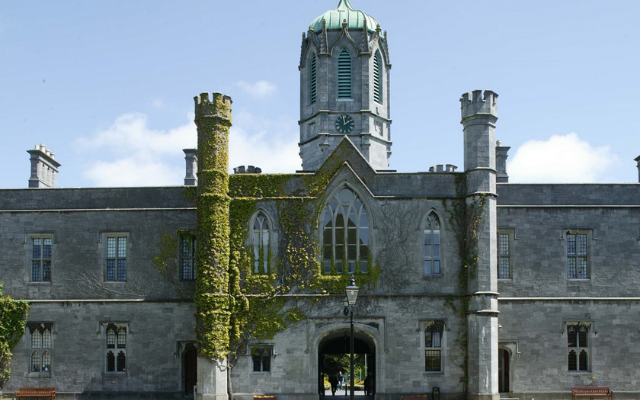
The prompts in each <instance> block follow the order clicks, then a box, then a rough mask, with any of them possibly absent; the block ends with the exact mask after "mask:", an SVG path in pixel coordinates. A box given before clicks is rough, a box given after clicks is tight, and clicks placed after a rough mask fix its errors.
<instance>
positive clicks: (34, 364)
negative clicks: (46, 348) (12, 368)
mask: <svg viewBox="0 0 640 400" xmlns="http://www.w3.org/2000/svg"><path fill="white" fill-rule="evenodd" d="M31 372H40V353H38V352H37V351H34V352H33V353H31Z"/></svg>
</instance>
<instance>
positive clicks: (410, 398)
mask: <svg viewBox="0 0 640 400" xmlns="http://www.w3.org/2000/svg"><path fill="white" fill-rule="evenodd" d="M428 399H429V395H428V394H406V395H404V396H402V400H428Z"/></svg>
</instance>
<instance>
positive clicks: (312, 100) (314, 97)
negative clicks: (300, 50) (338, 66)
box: [309, 53, 318, 103]
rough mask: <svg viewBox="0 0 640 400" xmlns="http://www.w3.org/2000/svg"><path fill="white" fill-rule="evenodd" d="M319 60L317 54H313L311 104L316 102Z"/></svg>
mask: <svg viewBox="0 0 640 400" xmlns="http://www.w3.org/2000/svg"><path fill="white" fill-rule="evenodd" d="M317 59H318V57H317V56H316V53H313V54H311V59H310V60H309V100H310V101H311V103H315V102H316V91H317V90H316V84H317V82H316V75H317Z"/></svg>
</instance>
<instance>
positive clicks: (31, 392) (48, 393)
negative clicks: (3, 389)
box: [16, 387, 56, 400]
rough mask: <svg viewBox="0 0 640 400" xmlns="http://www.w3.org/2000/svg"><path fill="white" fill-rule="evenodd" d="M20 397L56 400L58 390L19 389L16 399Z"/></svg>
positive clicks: (46, 388) (49, 388)
mask: <svg viewBox="0 0 640 400" xmlns="http://www.w3.org/2000/svg"><path fill="white" fill-rule="evenodd" d="M20 397H48V398H50V399H51V400H56V388H54V387H28V388H19V389H18V390H17V391H16V399H18V398H20Z"/></svg>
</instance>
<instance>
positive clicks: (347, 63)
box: [338, 49, 351, 99]
mask: <svg viewBox="0 0 640 400" xmlns="http://www.w3.org/2000/svg"><path fill="white" fill-rule="evenodd" d="M338 98H339V99H350V98H351V53H349V50H347V49H342V51H340V54H339V55H338Z"/></svg>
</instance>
